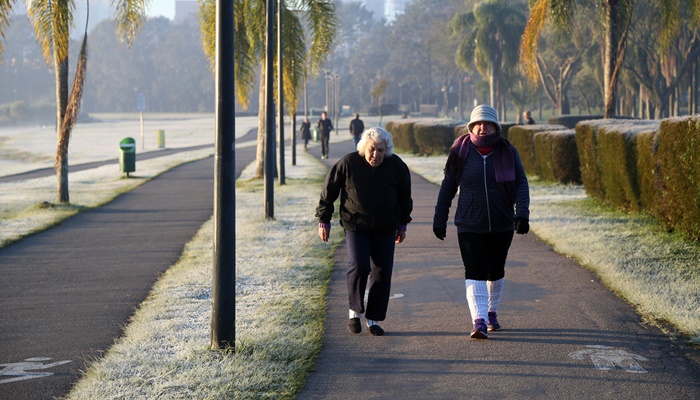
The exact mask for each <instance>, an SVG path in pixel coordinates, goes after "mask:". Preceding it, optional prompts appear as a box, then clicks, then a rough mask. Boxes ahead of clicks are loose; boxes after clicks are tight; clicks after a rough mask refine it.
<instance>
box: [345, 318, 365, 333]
mask: <svg viewBox="0 0 700 400" xmlns="http://www.w3.org/2000/svg"><path fill="white" fill-rule="evenodd" d="M348 330H349V331H350V332H351V333H360V332H362V324H360V319H359V318H350V319H349V320H348Z"/></svg>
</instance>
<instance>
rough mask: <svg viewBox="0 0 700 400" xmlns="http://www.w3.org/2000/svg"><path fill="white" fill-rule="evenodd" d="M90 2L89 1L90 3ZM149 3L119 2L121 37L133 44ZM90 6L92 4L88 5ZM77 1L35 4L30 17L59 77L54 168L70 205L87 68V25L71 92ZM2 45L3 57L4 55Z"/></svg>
mask: <svg viewBox="0 0 700 400" xmlns="http://www.w3.org/2000/svg"><path fill="white" fill-rule="evenodd" d="M86 1H88V0H86ZM147 2H148V0H115V1H114V2H113V5H114V6H115V8H116V11H115V20H116V26H117V34H118V36H120V37H121V38H122V41H124V40H126V41H127V42H128V43H129V44H131V42H132V41H133V39H134V37H135V34H136V32H137V31H138V29H139V28H140V27H141V24H142V22H143V18H144V15H145V8H146V4H147ZM12 3H13V0H0V37H3V38H4V30H5V28H6V27H7V26H8V24H9V16H10V14H11V12H12ZM88 5H89V3H88ZM74 11H75V2H74V1H73V0H32V1H31V2H30V3H29V7H28V9H27V16H28V17H29V21H30V23H31V25H32V27H33V28H34V32H35V36H36V38H37V40H38V41H39V44H40V45H41V48H42V52H43V55H44V59H45V60H46V62H47V63H48V64H49V65H52V66H53V69H54V74H55V75H56V130H57V132H56V133H57V136H58V145H57V148H56V156H55V160H54V167H55V169H56V176H57V180H58V191H57V192H58V193H57V201H58V202H59V203H69V201H70V196H69V191H68V144H69V142H70V134H71V131H72V129H73V126H74V125H75V122H76V120H77V117H78V113H79V111H80V99H81V97H82V89H83V82H84V78H85V69H86V65H87V22H86V31H85V35H84V38H83V43H82V46H81V51H80V55H79V57H78V64H77V68H76V76H75V80H74V83H73V89H72V90H71V91H70V99H69V91H68V44H69V42H70V29H71V28H72V27H73V12H74ZM2 50H3V47H2V43H1V42H0V55H1V54H2Z"/></svg>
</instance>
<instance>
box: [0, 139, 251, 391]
mask: <svg viewBox="0 0 700 400" xmlns="http://www.w3.org/2000/svg"><path fill="white" fill-rule="evenodd" d="M252 139H254V132H253V133H252V134H251V133H249V134H248V135H246V136H244V137H242V138H240V139H237V143H238V142H241V143H242V142H245V141H248V140H252ZM185 150H188V149H185ZM161 154H163V155H165V154H167V153H166V152H163V153H161ZM254 158H255V147H249V148H247V149H245V150H244V151H237V152H236V160H235V161H236V173H237V175H238V174H240V172H241V171H242V170H243V169H244V168H245V167H246V166H247V165H248V164H250V163H251V162H252V161H253V160H254ZM112 162H114V161H112ZM137 163H138V160H137ZM137 168H138V164H137ZM213 187H214V157H208V158H205V159H203V160H199V161H194V162H191V163H187V164H184V165H181V166H179V167H176V168H174V169H172V170H170V171H168V172H165V173H163V174H161V175H159V176H158V177H156V178H155V179H153V180H151V181H149V182H146V183H144V184H143V185H141V186H139V187H137V188H136V189H133V190H131V191H129V192H127V193H125V194H123V195H121V196H119V197H118V198H117V199H116V200H114V201H113V202H111V203H109V204H107V205H105V206H102V207H99V208H97V209H94V210H89V211H86V212H83V213H80V214H78V215H76V216H74V217H72V218H70V219H68V220H66V221H64V222H62V223H61V224H60V226H58V227H56V228H53V229H49V230H47V231H45V232H42V233H39V234H36V235H33V236H30V237H27V238H25V239H23V240H20V241H18V242H17V243H14V244H12V245H10V246H8V247H5V248H3V249H0V370H3V369H4V368H6V367H9V366H6V365H4V364H15V363H19V362H25V363H26V365H25V366H26V368H22V367H21V366H18V365H17V364H15V365H14V366H13V368H19V369H20V371H19V372H22V370H24V371H28V372H31V373H36V374H45V373H49V375H50V374H51V373H53V375H51V376H49V377H45V378H41V379H25V380H12V378H11V377H8V376H5V375H1V376H0V399H12V400H22V399H53V398H55V397H58V396H64V395H66V394H68V392H69V390H70V388H71V386H72V385H73V384H74V383H75V382H76V381H77V379H78V378H79V374H80V371H84V370H86V367H87V365H88V364H89V363H90V362H91V361H92V360H94V359H95V358H97V357H99V356H101V354H102V353H103V352H104V351H106V350H107V349H108V348H109V347H111V345H112V344H113V343H114V340H115V339H116V338H118V337H119V336H120V335H121V333H122V329H123V327H124V325H126V324H127V323H128V320H129V318H130V317H131V315H133V312H134V310H135V308H136V307H137V306H138V305H139V304H140V303H141V302H142V301H143V300H144V299H145V298H146V296H147V294H148V293H149V292H150V290H151V287H152V286H153V284H154V283H155V282H156V280H157V279H158V278H159V276H160V275H161V274H162V273H164V272H165V271H166V270H167V269H168V268H169V267H170V266H171V265H173V264H175V262H176V261H177V260H178V258H179V257H180V254H181V253H182V249H183V247H184V245H185V244H186V243H187V242H189V241H190V240H191V239H192V237H193V236H194V234H195V233H196V232H197V231H198V230H199V229H200V228H201V226H202V224H203V223H204V222H206V221H207V220H208V219H209V218H210V217H211V216H212V213H213V204H214V200H213ZM27 360H28V361H27ZM54 363H55V364H54ZM25 376H26V375H25ZM18 378H19V377H18Z"/></svg>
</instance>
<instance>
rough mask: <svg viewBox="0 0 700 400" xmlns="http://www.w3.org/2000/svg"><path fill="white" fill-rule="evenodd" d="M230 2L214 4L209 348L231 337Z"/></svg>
mask: <svg viewBox="0 0 700 400" xmlns="http://www.w3.org/2000/svg"><path fill="white" fill-rule="evenodd" d="M233 31H234V26H233V2H230V1H225V0H218V1H217V4H216V146H215V154H216V157H215V179H214V251H213V253H214V254H213V271H212V316H211V317H212V318H211V342H210V343H211V348H212V349H213V350H219V349H223V348H226V347H235V343H236V240H235V239H236V184H235V181H236V162H235V159H236V152H235V150H234V148H235V141H236V139H235V138H236V135H235V131H236V115H235V111H236V108H235V99H236V97H235V92H234V78H233V74H232V73H230V72H231V71H233V69H234V68H233V67H234V53H235V51H234V45H233V40H234V38H233Z"/></svg>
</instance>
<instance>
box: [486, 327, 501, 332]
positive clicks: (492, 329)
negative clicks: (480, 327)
mask: <svg viewBox="0 0 700 400" xmlns="http://www.w3.org/2000/svg"><path fill="white" fill-rule="evenodd" d="M500 330H501V327H500V326H499V327H498V328H494V327H492V326H489V332H494V331H500Z"/></svg>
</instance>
